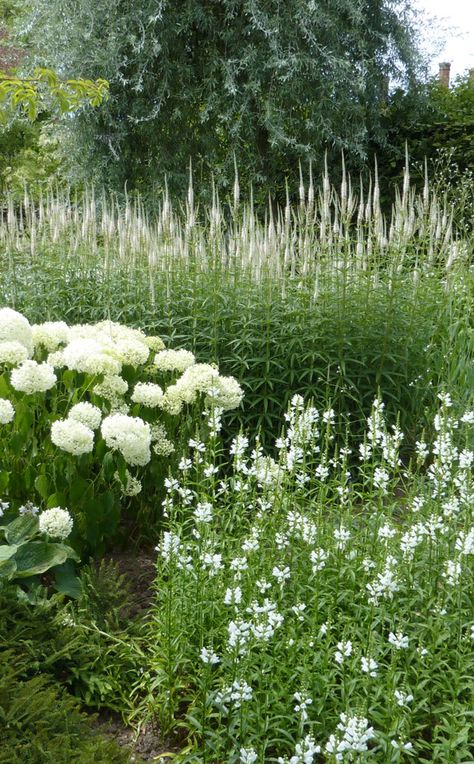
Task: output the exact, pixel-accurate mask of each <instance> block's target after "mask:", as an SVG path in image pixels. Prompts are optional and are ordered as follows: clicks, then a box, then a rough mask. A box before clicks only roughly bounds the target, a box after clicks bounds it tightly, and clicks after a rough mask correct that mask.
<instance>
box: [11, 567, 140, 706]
mask: <svg viewBox="0 0 474 764" xmlns="http://www.w3.org/2000/svg"><path fill="white" fill-rule="evenodd" d="M79 577H80V590H79V592H78V596H77V598H76V599H74V600H69V601H68V602H67V603H65V601H64V596H63V595H59V594H51V591H50V590H48V589H46V588H45V587H41V586H37V587H36V588H34V589H32V590H30V591H28V592H21V593H20V595H18V594H17V593H15V592H14V591H13V590H12V589H11V588H9V589H2V590H1V592H0V605H1V608H2V622H1V624H0V649H1V650H2V651H4V652H5V651H6V652H8V653H9V655H10V656H11V658H9V660H11V663H12V664H13V665H15V666H17V667H20V666H21V677H20V676H19V678H21V680H22V681H28V680H29V679H31V678H33V677H35V676H37V675H38V674H39V675H41V676H44V677H49V678H50V679H51V680H52V681H54V682H60V683H61V685H62V686H63V687H64V686H66V687H67V688H68V689H69V690H70V691H71V692H72V693H74V695H75V696H78V697H79V698H80V699H81V701H82V702H83V703H85V704H87V705H88V706H89V707H93V708H107V709H110V710H113V711H116V712H117V713H119V714H121V715H122V716H123V717H127V716H128V715H130V713H131V711H132V709H133V704H132V701H131V697H130V687H131V685H132V684H133V683H135V682H137V681H138V677H139V671H140V666H141V663H142V654H141V652H140V641H141V630H142V626H141V623H140V621H139V620H133V621H132V620H131V619H130V618H129V617H128V616H127V614H126V610H125V607H124V605H125V604H128V603H129V600H128V598H127V594H126V588H125V587H124V586H123V579H122V577H121V576H118V575H117V569H116V567H115V566H114V565H112V564H111V563H109V564H105V563H102V564H101V565H100V567H99V566H96V565H93V564H91V565H84V566H82V568H81V569H80V572H79Z"/></svg>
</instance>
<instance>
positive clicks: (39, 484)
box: [35, 475, 50, 501]
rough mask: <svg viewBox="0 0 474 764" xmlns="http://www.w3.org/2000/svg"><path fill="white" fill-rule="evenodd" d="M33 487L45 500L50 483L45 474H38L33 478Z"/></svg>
mask: <svg viewBox="0 0 474 764" xmlns="http://www.w3.org/2000/svg"><path fill="white" fill-rule="evenodd" d="M35 488H36V490H37V491H38V493H39V495H40V496H41V498H42V499H44V500H45V501H46V499H47V498H48V496H49V490H50V484H49V479H48V478H47V477H46V475H38V477H37V478H36V480H35Z"/></svg>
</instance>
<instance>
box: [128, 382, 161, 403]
mask: <svg viewBox="0 0 474 764" xmlns="http://www.w3.org/2000/svg"><path fill="white" fill-rule="evenodd" d="M131 398H132V401H133V402H134V403H141V405H142V406H147V407H148V408H155V407H156V406H159V405H160V403H161V399H162V398H163V390H162V389H161V387H160V386H159V385H156V384H155V383H154V382H137V384H136V385H135V388H134V390H133V393H132V396H131Z"/></svg>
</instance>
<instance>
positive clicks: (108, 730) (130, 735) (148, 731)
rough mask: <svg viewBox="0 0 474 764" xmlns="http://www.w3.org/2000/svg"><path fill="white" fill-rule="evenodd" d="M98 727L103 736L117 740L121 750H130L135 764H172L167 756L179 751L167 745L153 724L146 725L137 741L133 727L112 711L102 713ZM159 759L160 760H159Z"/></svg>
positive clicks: (173, 746) (175, 747) (170, 757)
mask: <svg viewBox="0 0 474 764" xmlns="http://www.w3.org/2000/svg"><path fill="white" fill-rule="evenodd" d="M97 727H98V729H99V731H100V732H101V734H102V735H106V736H107V737H110V738H112V739H113V740H115V742H116V743H118V744H119V746H120V747H121V748H127V749H129V750H130V753H131V756H130V760H131V761H132V762H135V764H142V762H151V761H156V762H158V761H159V762H164V763H165V764H166V762H168V763H169V762H171V760H172V756H166V754H167V753H171V754H172V752H173V751H177V750H178V746H177V745H169V744H167V743H165V742H164V741H163V740H162V738H161V736H160V733H159V731H158V730H156V729H154V727H153V726H152V725H151V724H148V725H145V726H144V728H143V729H142V730H141V732H140V734H139V735H138V737H137V738H136V739H135V731H134V730H133V729H131V727H126V726H125V725H124V724H123V722H122V719H121V717H120V716H119V715H118V714H114V713H112V712H111V711H101V712H100V713H99V715H98V718H97ZM158 757H159V758H158Z"/></svg>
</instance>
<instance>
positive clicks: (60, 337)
mask: <svg viewBox="0 0 474 764" xmlns="http://www.w3.org/2000/svg"><path fill="white" fill-rule="evenodd" d="M31 332H32V335H33V342H34V344H35V347H38V346H40V345H41V346H42V347H44V348H46V350H47V351H48V352H49V353H54V351H55V350H57V349H58V347H59V346H60V345H65V344H66V342H67V341H68V338H69V326H68V325H67V324H66V323H64V321H46V322H45V323H44V324H33V326H32V327H31Z"/></svg>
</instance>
